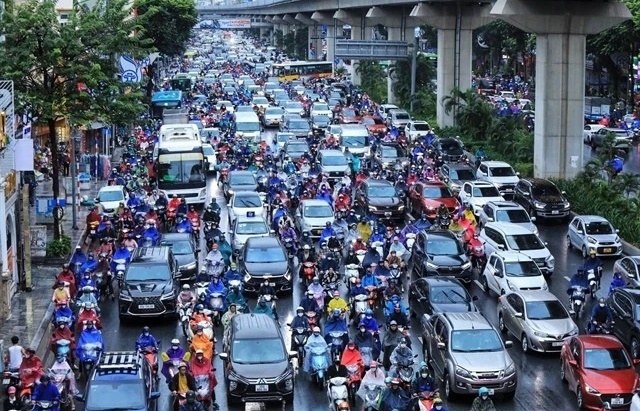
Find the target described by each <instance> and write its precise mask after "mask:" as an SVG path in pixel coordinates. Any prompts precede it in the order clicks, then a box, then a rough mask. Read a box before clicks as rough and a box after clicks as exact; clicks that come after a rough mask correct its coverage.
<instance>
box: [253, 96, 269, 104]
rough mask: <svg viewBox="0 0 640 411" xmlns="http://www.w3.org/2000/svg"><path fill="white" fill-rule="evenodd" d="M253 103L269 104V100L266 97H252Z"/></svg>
mask: <svg viewBox="0 0 640 411" xmlns="http://www.w3.org/2000/svg"><path fill="white" fill-rule="evenodd" d="M253 104H269V100H267V98H266V97H254V98H253Z"/></svg>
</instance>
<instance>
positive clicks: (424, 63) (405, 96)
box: [389, 54, 437, 117]
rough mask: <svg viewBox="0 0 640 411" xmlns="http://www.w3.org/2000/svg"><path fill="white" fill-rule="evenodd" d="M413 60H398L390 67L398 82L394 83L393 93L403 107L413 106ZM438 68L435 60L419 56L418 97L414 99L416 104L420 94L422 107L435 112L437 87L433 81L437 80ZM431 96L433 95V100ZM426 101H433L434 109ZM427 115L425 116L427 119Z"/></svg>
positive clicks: (417, 72)
mask: <svg viewBox="0 0 640 411" xmlns="http://www.w3.org/2000/svg"><path fill="white" fill-rule="evenodd" d="M412 64H413V63H412V60H411V59H405V60H398V61H396V62H395V63H393V64H392V65H391V66H390V67H389V73H390V74H391V75H392V76H395V78H396V80H397V81H396V82H395V83H394V90H393V92H394V93H395V95H396V98H397V99H398V102H399V103H400V105H401V106H402V107H409V105H410V104H411V65H412ZM436 71H437V68H436V66H435V62H434V61H433V60H429V59H428V58H427V57H425V56H424V55H422V54H419V55H418V56H417V58H416V95H415V96H414V98H416V100H414V109H415V103H416V101H417V99H418V93H420V100H421V106H423V107H425V106H429V107H430V108H432V109H433V110H434V112H435V89H436V86H435V84H434V83H433V80H434V79H435V78H436ZM430 94H433V99H431V96H430ZM425 99H426V100H429V101H430V100H433V103H434V104H433V107H431V104H430V103H429V102H426V101H425ZM426 116H427V115H426V114H425V117H426Z"/></svg>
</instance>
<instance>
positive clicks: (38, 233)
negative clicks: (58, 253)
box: [29, 225, 47, 257]
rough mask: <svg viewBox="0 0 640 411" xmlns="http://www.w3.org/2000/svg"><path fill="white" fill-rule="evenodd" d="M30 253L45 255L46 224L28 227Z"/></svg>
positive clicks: (38, 255)
mask: <svg viewBox="0 0 640 411" xmlns="http://www.w3.org/2000/svg"><path fill="white" fill-rule="evenodd" d="M29 233H30V236H29V237H30V239H31V241H30V244H31V255H32V256H36V257H45V256H46V255H47V226H46V225H32V226H30V227H29Z"/></svg>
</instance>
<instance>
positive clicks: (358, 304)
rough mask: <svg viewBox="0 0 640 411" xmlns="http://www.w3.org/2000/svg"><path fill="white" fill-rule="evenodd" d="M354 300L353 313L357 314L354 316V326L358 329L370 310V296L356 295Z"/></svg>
mask: <svg viewBox="0 0 640 411" xmlns="http://www.w3.org/2000/svg"><path fill="white" fill-rule="evenodd" d="M353 300H354V301H353V312H354V313H355V315H354V316H353V324H354V326H356V327H357V326H358V324H360V321H362V319H363V318H364V316H365V312H366V311H367V310H368V309H369V296H368V295H366V294H359V295H356V296H355V297H354V298H353Z"/></svg>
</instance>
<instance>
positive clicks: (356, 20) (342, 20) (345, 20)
mask: <svg viewBox="0 0 640 411" xmlns="http://www.w3.org/2000/svg"><path fill="white" fill-rule="evenodd" d="M333 18H334V19H336V20H337V24H338V25H340V26H342V25H343V24H348V25H350V26H351V40H365V39H366V38H367V37H366V36H367V34H366V21H365V16H364V15H361V14H355V13H352V12H348V11H345V10H338V11H336V12H335V14H334V15H333ZM357 67H358V61H357V60H351V66H350V67H347V70H349V72H350V73H351V82H352V83H353V84H355V85H356V86H359V85H360V84H361V82H360V74H359V73H356V68H357Z"/></svg>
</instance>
